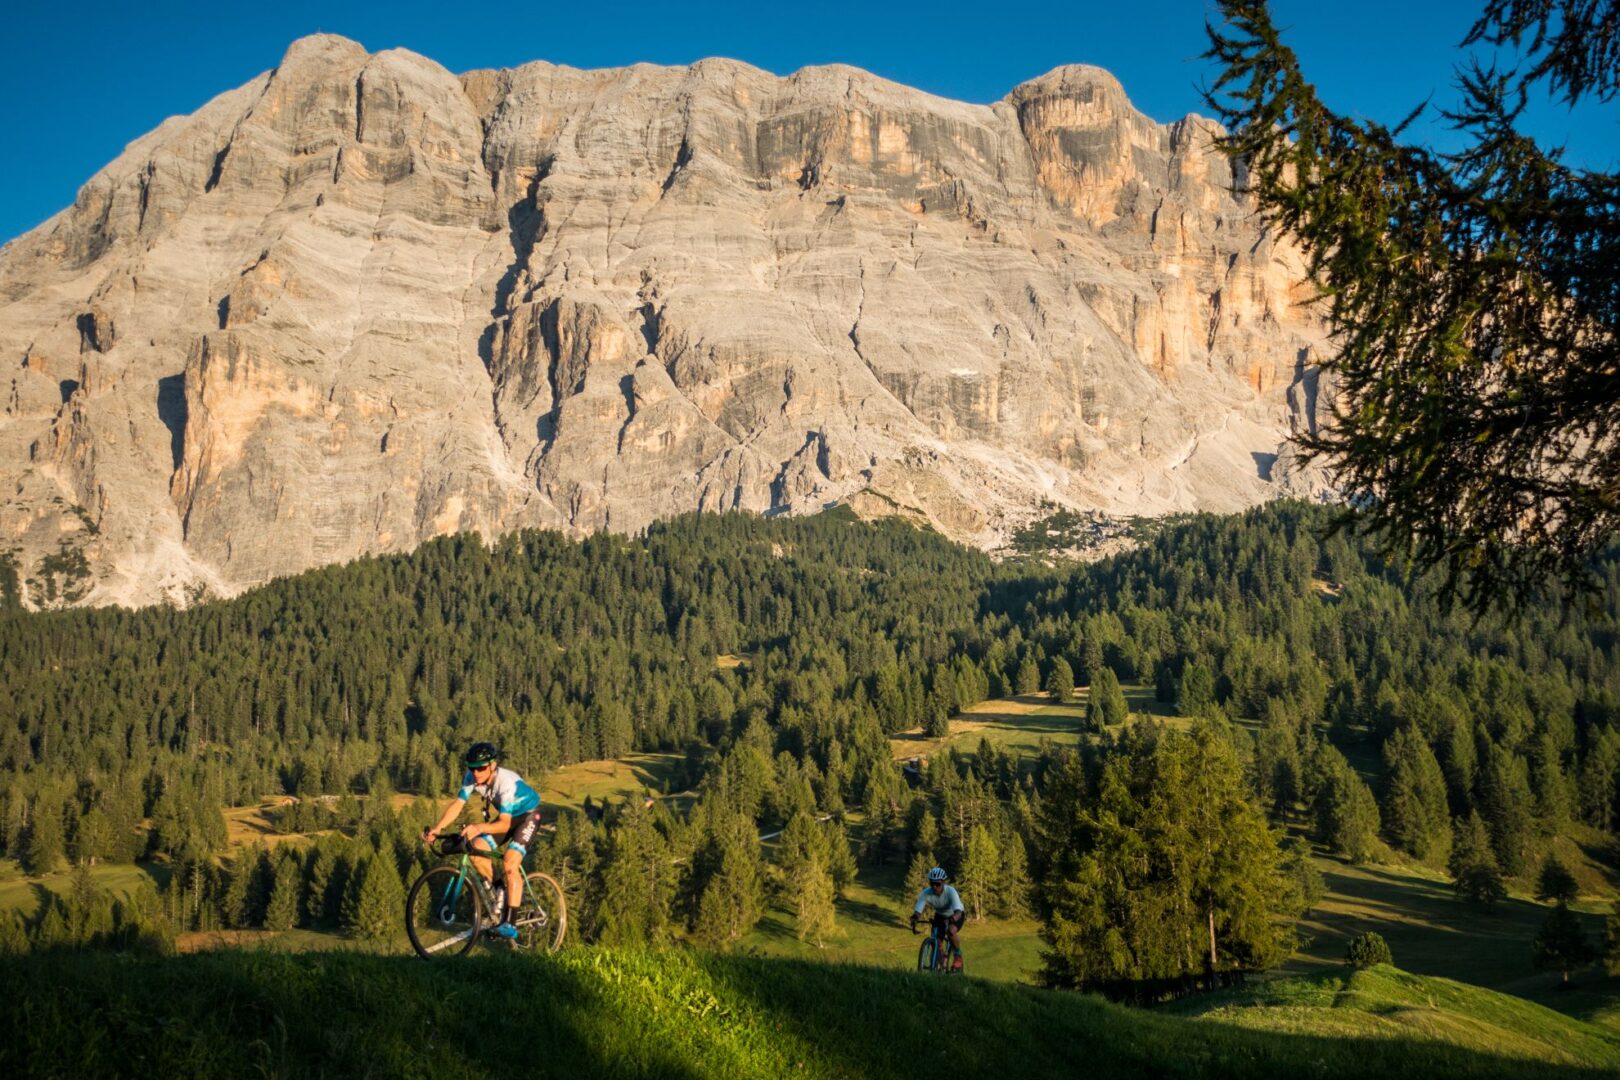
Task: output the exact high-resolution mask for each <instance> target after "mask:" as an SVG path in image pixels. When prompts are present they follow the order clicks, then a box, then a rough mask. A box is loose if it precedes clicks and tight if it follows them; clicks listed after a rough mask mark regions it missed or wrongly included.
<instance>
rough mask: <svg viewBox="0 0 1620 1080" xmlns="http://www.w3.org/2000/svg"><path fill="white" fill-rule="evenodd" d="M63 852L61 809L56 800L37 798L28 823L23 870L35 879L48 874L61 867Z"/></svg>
mask: <svg viewBox="0 0 1620 1080" xmlns="http://www.w3.org/2000/svg"><path fill="white" fill-rule="evenodd" d="M63 852H64V848H63V841H62V814H61V808H60V807H58V806H57V804H56V800H54V799H50V798H47V797H46V796H44V795H40V796H37V797H36V798H35V799H34V813H33V820H32V821H31V822H30V823H29V829H28V846H27V848H26V850H25V851H24V858H23V869H25V870H27V871H28V872H29V873H30V874H32V875H34V876H35V877H40V876H43V875H45V874H49V873H50V872H51V871H53V870H55V869H56V868H57V867H59V866H61V865H62V859H63Z"/></svg>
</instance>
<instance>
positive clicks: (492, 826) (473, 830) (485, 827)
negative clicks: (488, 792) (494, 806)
mask: <svg viewBox="0 0 1620 1080" xmlns="http://www.w3.org/2000/svg"><path fill="white" fill-rule="evenodd" d="M511 828H512V815H511V814H508V813H506V812H504V811H503V812H501V813H500V814H498V815H497V816H496V817H495V819H494V820H493V821H475V822H473V823H472V824H471V825H468V826H467V827H466V828H465V829H463V830H461V833H462V835H463V836H465V837H466V838H467V839H468V840H471V839H472V838H473V837H475V836H505V835H506V833H507V831H508V830H510V829H511Z"/></svg>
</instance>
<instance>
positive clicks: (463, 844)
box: [422, 832, 467, 857]
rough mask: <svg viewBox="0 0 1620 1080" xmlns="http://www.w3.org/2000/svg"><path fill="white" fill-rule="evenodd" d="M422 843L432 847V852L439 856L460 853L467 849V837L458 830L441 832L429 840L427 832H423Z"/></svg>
mask: <svg viewBox="0 0 1620 1080" xmlns="http://www.w3.org/2000/svg"><path fill="white" fill-rule="evenodd" d="M422 843H424V844H426V845H427V846H428V847H430V848H432V849H433V852H434V854H436V855H439V856H441V857H444V856H449V855H460V854H461V853H462V852H464V851H466V850H467V839H466V837H464V836H462V835H461V834H460V833H458V832H452V833H441V834H439V835H438V836H436V837H434V838H433V839H432V840H429V839H428V838H427V833H426V832H424V833H423V834H422Z"/></svg>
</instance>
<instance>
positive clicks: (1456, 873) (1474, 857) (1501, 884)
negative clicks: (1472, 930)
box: [1449, 810, 1507, 907]
mask: <svg viewBox="0 0 1620 1080" xmlns="http://www.w3.org/2000/svg"><path fill="white" fill-rule="evenodd" d="M1454 833H1455V836H1456V840H1455V842H1454V843H1453V844H1452V848H1451V862H1450V864H1449V865H1450V870H1451V879H1452V883H1453V887H1454V888H1455V889H1456V890H1457V892H1458V893H1460V894H1462V895H1463V896H1465V897H1467V898H1468V899H1470V900H1472V901H1474V902H1475V903H1477V904H1483V905H1485V906H1486V907H1490V906H1492V905H1493V904H1495V903H1496V902H1497V901H1498V900H1501V899H1503V898H1504V897H1506V896H1507V883H1506V882H1505V881H1503V879H1502V869H1501V867H1500V866H1499V865H1497V862H1496V852H1495V851H1494V850H1493V849H1492V847H1491V836H1490V832H1489V831H1488V830H1487V829H1486V828H1485V822H1484V820H1483V819H1482V818H1481V817H1480V816H1479V812H1478V811H1477V810H1476V811H1473V812H1471V813H1469V815H1468V817H1467V819H1466V820H1459V821H1458V822H1457V825H1456V828H1455V829H1454Z"/></svg>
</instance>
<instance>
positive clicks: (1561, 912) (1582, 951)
mask: <svg viewBox="0 0 1620 1080" xmlns="http://www.w3.org/2000/svg"><path fill="white" fill-rule="evenodd" d="M1596 958H1597V952H1596V950H1595V949H1593V948H1592V943H1591V942H1589V941H1588V940H1587V939H1586V931H1585V930H1583V929H1582V928H1581V920H1580V919H1579V918H1577V917H1576V916H1575V914H1574V912H1572V911H1570V910H1569V908H1568V907H1567V906H1565V905H1564V904H1562V903H1560V904H1558V905H1556V906H1555V907H1554V908H1553V909H1552V911H1551V912H1549V913H1548V915H1547V919H1546V921H1545V922H1543V923H1542V924H1541V932H1540V933H1538V934H1536V940H1535V941H1534V942H1533V943H1532V945H1531V960H1532V961H1533V962H1534V964H1535V966H1536V967H1537V968H1538V969H1540V970H1543V971H1556V972H1558V973H1559V982H1560V984H1561V985H1563V986H1568V985H1569V976H1570V973H1571V972H1573V971H1576V970H1579V969H1580V968H1583V967H1585V966H1586V965H1587V964H1590V963H1591V962H1592V961H1593V960H1594V959H1596Z"/></svg>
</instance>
